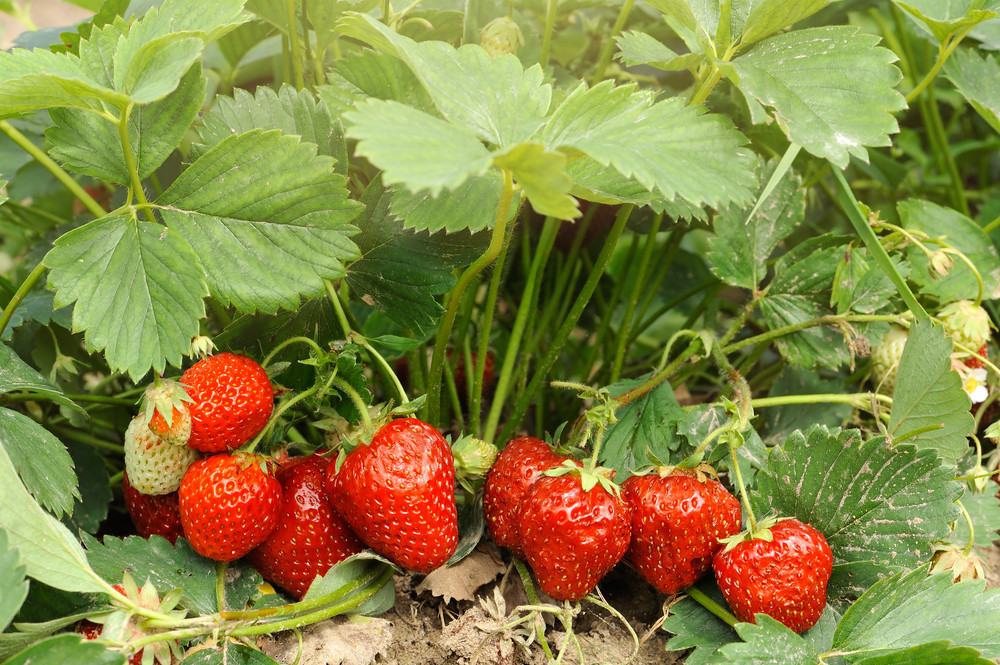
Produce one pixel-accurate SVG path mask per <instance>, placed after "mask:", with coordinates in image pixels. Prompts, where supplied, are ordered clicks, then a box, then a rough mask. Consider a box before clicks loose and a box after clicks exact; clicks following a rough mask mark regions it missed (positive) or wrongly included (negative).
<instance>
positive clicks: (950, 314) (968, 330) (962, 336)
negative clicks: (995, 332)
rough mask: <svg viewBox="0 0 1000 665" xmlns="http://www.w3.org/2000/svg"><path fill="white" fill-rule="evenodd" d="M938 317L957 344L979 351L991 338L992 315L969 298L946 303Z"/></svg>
mask: <svg viewBox="0 0 1000 665" xmlns="http://www.w3.org/2000/svg"><path fill="white" fill-rule="evenodd" d="M938 318H939V319H941V323H942V325H944V331H945V333H947V334H948V336H949V337H951V338H952V339H953V340H954V341H955V344H956V346H957V345H961V346H964V347H966V348H968V349H972V350H973V351H978V350H979V349H981V348H982V347H983V345H984V344H986V343H987V342H988V341H989V339H990V325H991V324H990V315H989V314H988V313H987V312H986V310H985V309H983V308H982V307H980V306H979V305H976V304H974V303H973V302H971V301H969V300H959V301H958V302H953V303H950V304H948V305H946V306H945V307H944V308H943V309H942V310H941V311H940V312H938Z"/></svg>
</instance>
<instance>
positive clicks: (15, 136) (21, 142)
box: [0, 120, 108, 218]
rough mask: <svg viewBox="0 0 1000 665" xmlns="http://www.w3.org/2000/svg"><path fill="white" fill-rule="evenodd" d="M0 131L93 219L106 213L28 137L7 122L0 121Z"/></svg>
mask: <svg viewBox="0 0 1000 665" xmlns="http://www.w3.org/2000/svg"><path fill="white" fill-rule="evenodd" d="M0 131H3V133H4V134H6V135H7V136H9V137H10V139H11V140H12V141H13V142H14V143H16V144H17V145H18V146H20V147H21V149H23V150H24V151H25V152H26V153H28V154H29V155H31V156H32V157H33V158H34V159H35V161H36V162H38V163H39V164H41V165H42V166H44V167H45V168H46V170H48V171H49V173H51V174H52V175H53V176H55V178H56V180H58V181H59V182H60V183H62V185H63V186H64V187H65V188H66V189H68V190H69V191H70V193H72V194H73V196H75V197H76V198H77V199H79V201H80V203H82V204H83V207H84V208H86V209H87V210H88V211H89V212H90V214H92V215H93V216H94V217H98V218H100V217H104V216H105V215H106V214H108V213H107V211H106V210H105V209H104V208H102V207H101V204H100V203H98V202H97V201H95V200H94V197H92V196H91V195H90V194H88V193H87V192H86V190H84V188H83V187H81V186H80V183H78V182H77V181H76V180H74V179H73V178H72V177H71V176H70V175H69V174H68V173H66V171H65V170H63V168H62V167H61V166H59V165H58V164H57V163H56V162H55V160H53V159H52V158H51V157H49V156H48V155H47V154H45V151H44V150H42V149H41V148H39V147H38V146H36V145H35V144H34V143H32V142H31V141H30V140H29V139H28V137H26V136H25V135H24V134H22V133H21V132H19V131H18V130H17V129H16V128H15V127H14V126H13V125H12V124H10V122H9V121H7V120H0Z"/></svg>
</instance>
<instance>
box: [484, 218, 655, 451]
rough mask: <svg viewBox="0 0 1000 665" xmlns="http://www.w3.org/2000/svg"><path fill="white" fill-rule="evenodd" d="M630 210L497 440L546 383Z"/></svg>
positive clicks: (607, 242) (616, 226) (503, 437)
mask: <svg viewBox="0 0 1000 665" xmlns="http://www.w3.org/2000/svg"><path fill="white" fill-rule="evenodd" d="M634 207H635V206H633V205H632V204H630V203H628V204H625V205H623V206H622V207H621V209H620V210H619V211H618V216H617V217H616V218H615V224H614V226H613V227H612V228H611V232H610V233H609V234H608V237H607V239H606V240H605V243H604V247H602V248H601V253H600V255H598V257H597V261H596V262H595V265H594V269H593V270H591V272H590V275H588V276H587V281H586V282H585V283H584V285H583V288H582V289H581V290H580V294H579V295H578V296H577V298H576V301H575V302H574V303H573V307H572V309H571V310H570V311H569V313H568V314H567V316H566V318H565V319H563V322H562V325H560V326H559V330H558V331H556V334H555V337H554V339H553V340H552V345H551V346H550V347H549V348H548V350H547V351H546V353H545V356H544V357H543V358H542V360H541V362H540V363H539V364H538V367H536V368H535V374H534V376H533V377H532V378H531V381H530V382H529V383H528V386H527V388H525V390H524V392H523V393H521V397H520V399H518V401H517V404H516V405H515V407H514V411H513V413H512V414H511V416H510V418H509V419H508V420H507V424H506V425H504V428H503V429H502V430H501V431H500V436H499V440H500V441H506V440H507V439H508V438H509V437H510V435H511V434H512V433H513V431H514V429H515V428H516V427H518V426H519V425H520V422H521V419H522V418H523V417H524V414H525V412H526V411H527V410H528V406H529V405H530V404H531V401H532V400H533V399H534V397H535V394H536V393H537V392H538V391H539V389H540V388H541V387H542V385H543V384H544V383H545V382H546V375H547V374H548V372H549V370H550V369H552V365H554V364H555V362H556V358H558V356H559V352H560V351H561V350H562V347H563V346H564V345H565V344H566V342H567V341H568V340H569V336H570V334H571V333H572V332H573V329H574V328H575V327H576V323H577V321H579V320H580V316H581V315H582V314H583V310H584V308H585V307H586V306H587V303H588V302H590V297H591V296H592V295H593V294H594V290H595V289H596V288H597V284H598V282H600V280H601V277H602V276H603V275H604V269H605V268H607V265H608V261H610V260H611V254H612V252H613V251H614V249H615V246H616V245H617V244H618V239H619V238H620V237H621V235H622V232H623V231H624V230H625V224H626V222H628V218H629V216H630V215H631V214H632V210H633V209H634Z"/></svg>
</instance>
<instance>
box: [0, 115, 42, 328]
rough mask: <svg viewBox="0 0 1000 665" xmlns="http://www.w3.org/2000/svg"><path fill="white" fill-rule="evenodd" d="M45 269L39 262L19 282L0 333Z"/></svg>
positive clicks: (5, 310)
mask: <svg viewBox="0 0 1000 665" xmlns="http://www.w3.org/2000/svg"><path fill="white" fill-rule="evenodd" d="M3 122H6V121H5V120H0V123H3ZM45 269H46V268H45V264H44V263H42V262H39V263H38V265H37V266H35V269H34V270H32V271H31V272H30V273H29V274H28V276H27V277H25V278H24V281H23V282H21V286H19V287H17V291H16V292H14V296H13V297H12V298H11V299H10V302H8V303H7V306H6V307H4V308H3V313H2V314H0V335H2V334H3V331H4V330H6V329H7V325H8V324H9V323H10V320H11V318H13V316H14V310H15V309H17V307H18V305H20V304H21V301H23V300H24V298H25V296H27V295H28V293H29V292H30V291H31V289H32V288H34V286H35V282H37V281H38V280H39V279H40V278H41V276H42V275H43V274H44V273H45Z"/></svg>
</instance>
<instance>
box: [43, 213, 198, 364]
mask: <svg viewBox="0 0 1000 665" xmlns="http://www.w3.org/2000/svg"><path fill="white" fill-rule="evenodd" d="M44 261H45V264H46V265H47V266H48V267H49V269H50V271H49V286H50V287H52V288H55V289H56V299H55V304H56V306H57V307H62V306H63V305H68V304H69V303H71V302H75V303H76V307H74V309H73V329H74V330H76V331H81V330H82V331H85V336H84V339H85V340H86V343H87V347H88V348H89V349H90V350H91V351H101V350H103V351H104V354H105V357H106V359H107V361H108V364H109V365H110V366H111V368H112V369H113V370H115V371H124V372H128V374H129V375H130V376H131V377H132V378H133V379H134V380H138V379H139V378H141V377H142V376H143V375H144V374H145V373H146V372H148V371H149V370H150V368H152V369H155V370H156V371H158V372H162V371H163V370H164V368H165V367H166V364H167V363H169V364H171V365H174V366H178V367H179V366H180V363H181V358H182V357H183V356H184V355H185V354H187V352H188V349H189V347H190V345H191V338H193V337H194V336H195V335H197V334H198V321H199V320H200V319H201V318H202V317H203V316H205V305H204V302H203V300H202V299H203V298H204V297H205V296H207V295H208V289H207V287H206V284H205V281H204V272H203V271H202V268H201V265H200V263H199V261H198V257H197V256H196V255H195V254H194V252H192V251H191V247H190V246H189V245H188V244H187V243H186V242H185V241H184V240H183V239H182V238H181V237H180V235H178V234H177V233H176V232H174V231H173V230H171V229H165V228H164V227H162V226H160V225H159V224H153V223H151V222H140V221H138V220H136V219H134V218H132V217H129V216H126V215H109V216H107V217H102V218H101V219H98V220H95V221H93V222H90V223H89V224H86V225H84V226H81V227H79V228H77V229H74V230H72V231H70V232H69V233H66V234H64V235H63V236H62V237H61V238H59V239H58V240H56V243H55V247H53V248H52V250H51V251H49V253H48V254H46V256H45V259H44Z"/></svg>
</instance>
